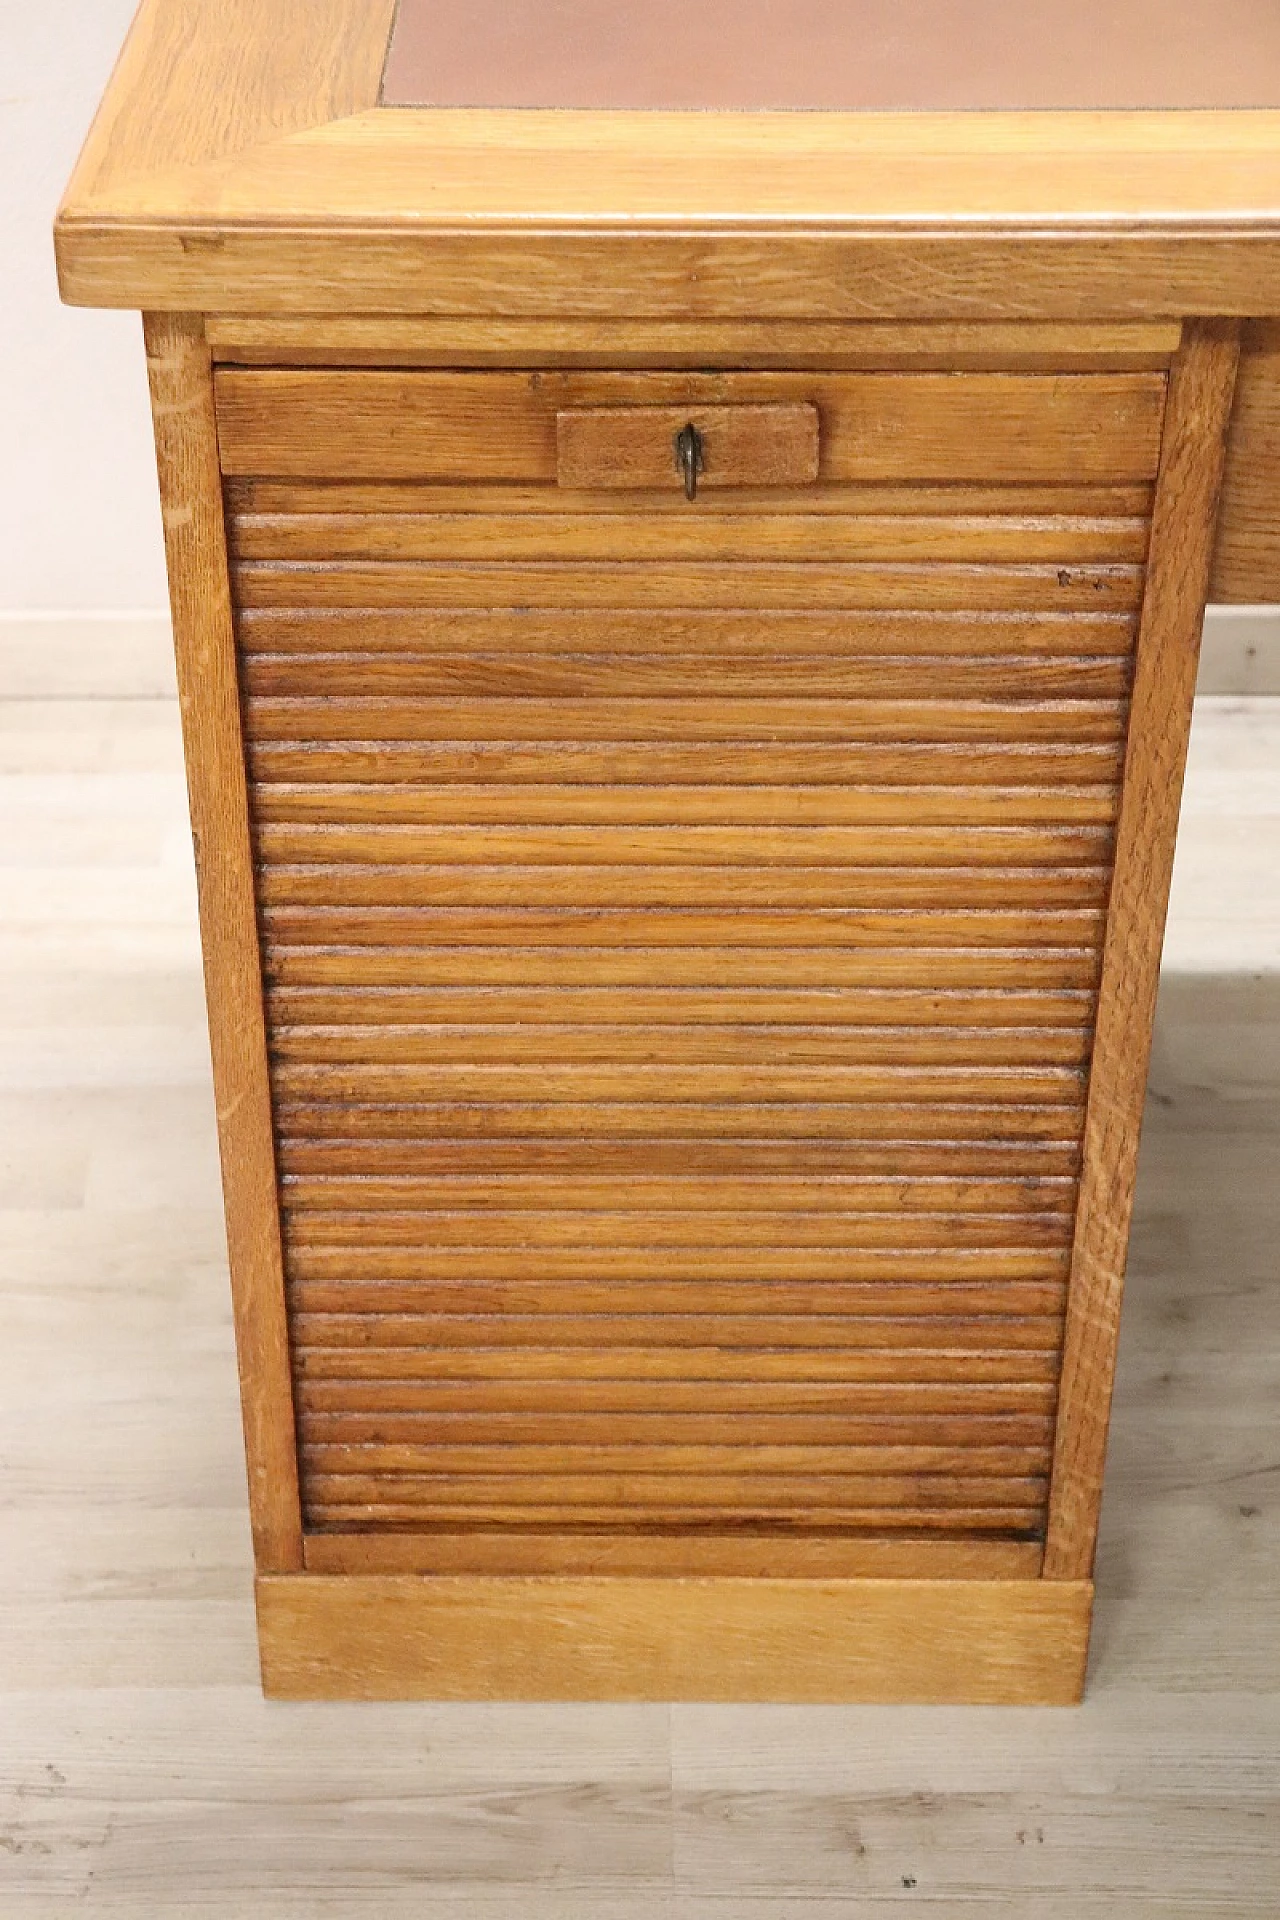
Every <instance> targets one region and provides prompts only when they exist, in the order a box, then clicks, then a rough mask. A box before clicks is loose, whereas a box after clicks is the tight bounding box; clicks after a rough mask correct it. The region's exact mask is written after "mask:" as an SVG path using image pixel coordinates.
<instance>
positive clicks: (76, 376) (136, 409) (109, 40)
mask: <svg viewBox="0 0 1280 1920" xmlns="http://www.w3.org/2000/svg"><path fill="white" fill-rule="evenodd" d="M133 8H134V0H0V616H3V615H4V614H6V613H8V612H10V611H11V610H17V609H22V610H26V609H44V608H48V609H58V610H62V611H72V610H77V611H78V610H81V609H93V610H95V611H123V610H132V609H152V608H154V609H159V608H161V607H162V606H163V605H164V603H165V586H164V559H163V553H162V550H161V541H160V518H159V507H158V504H157V496H156V480H155V463H154V458H153V455H152V450H151V437H150V435H151V429H150V417H149V412H148V407H147V394H146V376H145V371H144V366H143V358H142V339H141V332H140V326H139V321H138V317H137V315H136V314H129V313H92V312H85V311H82V310H72V309H70V308H66V307H63V306H61V304H60V303H59V300H58V290H57V284H56V281H55V278H54V268H53V245H52V240H51V238H50V229H51V226H52V222H53V215H54V211H55V208H56V207H57V203H58V200H59V198H60V196H61V194H62V190H63V187H64V186H65V184H66V181H67V177H68V175H69V173H70V170H71V167H72V164H73V162H74V160H75V156H76V153H77V151H78V149H79V146H80V143H81V141H82V140H83V138H84V134H85V131H86V129H87V127H88V124H89V120H90V117H91V116H92V113H93V110H94V107H95V106H96V104H97V101H98V98H99V95H100V93H101V91H102V88H103V85H104V84H105V82H106V79H107V75H108V74H109V73H110V71H111V67H112V63H113V62H114V60H115V57H116V54H117V52H118V51H119V48H120V43H121V41H122V40H123V39H124V35H125V32H126V29H127V28H128V25H129V21H130V19H131V17H132V14H133Z"/></svg>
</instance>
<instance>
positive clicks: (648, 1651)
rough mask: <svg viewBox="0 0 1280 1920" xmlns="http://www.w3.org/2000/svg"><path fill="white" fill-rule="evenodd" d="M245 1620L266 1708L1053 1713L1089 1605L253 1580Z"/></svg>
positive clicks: (882, 1594) (934, 1595)
mask: <svg viewBox="0 0 1280 1920" xmlns="http://www.w3.org/2000/svg"><path fill="white" fill-rule="evenodd" d="M257 1603H258V1628H259V1638H260V1643H261V1650H262V1673H263V1687H264V1690H265V1691H266V1693H267V1694H268V1696H269V1697H271V1698H274V1699H278V1700H319V1699H330V1700H344V1699H345V1700H410V1699H416V1700H702V1701H732V1700H740V1701H748V1700H753V1701H779V1702H781V1701H793V1702H797V1703H815V1704H816V1703H820V1702H841V1701H846V1702H852V1701H863V1702H882V1703H887V1702H912V1701H914V1702H920V1703H938V1704H953V1705H960V1704H972V1705H1007V1706H1014V1705H1041V1706H1070V1705H1073V1704H1074V1703H1075V1702H1076V1701H1078V1700H1079V1699H1080V1697H1081V1693H1082V1690H1083V1685H1084V1671H1085V1660H1086V1656H1087V1652H1088V1641H1089V1619H1090V1613H1091V1609H1092V1604H1093V1587H1092V1584H1091V1583H1090V1582H1088V1581H1075V1582H1066V1581H1061V1582H1060V1581H1047V1580H971V1581H964V1580H961V1581H957V1580H937V1581H931V1580H877V1579H871V1580H777V1579H731V1578H718V1579H674V1580H673V1579H670V1578H645V1577H636V1576H607V1575H606V1576H601V1577H596V1578H590V1577H578V1578H558V1577H554V1576H537V1575H535V1576H520V1575H512V1576H488V1575H445V1576H428V1577H420V1576H416V1575H413V1574H390V1575H365V1576H361V1575H351V1574H338V1575H326V1574H269V1575H263V1576H261V1577H260V1578H259V1579H258V1582H257Z"/></svg>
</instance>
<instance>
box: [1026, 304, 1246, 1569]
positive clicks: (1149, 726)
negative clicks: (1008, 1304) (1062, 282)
mask: <svg viewBox="0 0 1280 1920" xmlns="http://www.w3.org/2000/svg"><path fill="white" fill-rule="evenodd" d="M1238 357H1239V333H1238V329H1236V328H1235V327H1233V326H1231V325H1229V324H1226V323H1222V324H1210V323H1205V324H1201V325H1196V326H1192V327H1189V328H1188V330H1187V333H1186V335H1185V337H1184V344H1183V348H1182V351H1181V353H1180V355H1179V358H1178V360H1177V362H1176V363H1175V366H1174V370H1173V376H1172V380H1171V385H1170V395H1169V416H1168V421H1167V423H1166V428H1165V439H1164V449H1163V452H1162V455H1161V469H1160V477H1159V481H1158V483H1157V488H1156V507H1155V518H1154V521H1153V524H1152V532H1151V561H1150V572H1149V578H1148V587H1147V598H1146V603H1145V606H1144V609H1143V618H1142V630H1141V633H1140V636H1139V641H1138V653H1137V663H1136V671H1135V678H1134V693H1133V719H1132V724H1131V728H1130V733H1129V746H1128V752H1127V755H1126V760H1125V774H1124V785H1123V788H1122V793H1121V802H1120V815H1119V820H1118V823H1117V829H1116V865H1115V879H1114V882H1113V886H1112V894H1111V905H1110V910H1109V913H1108V921H1107V937H1106V945H1105V947H1104V951H1103V962H1102V982H1101V987H1100V990H1099V999H1098V1022H1097V1037H1096V1047H1095V1055H1094V1065H1093V1071H1092V1075H1091V1078H1090V1087H1089V1103H1088V1110H1087V1115H1086V1120H1085V1136H1084V1166H1083V1172H1082V1176H1081V1192H1080V1207H1079V1213H1078V1217H1077V1228H1076V1239H1075V1246H1074V1250H1073V1256H1072V1278H1071V1296H1070V1304H1069V1309H1068V1318H1067V1335H1066V1344H1065V1347H1064V1350H1063V1363H1062V1402H1061V1405H1062V1413H1061V1416H1060V1419H1059V1425H1058V1437H1057V1445H1056V1450H1055V1457H1054V1471H1053V1488H1052V1496H1051V1502H1050V1513H1049V1531H1048V1535H1047V1538H1046V1546H1045V1566H1044V1570H1045V1575H1046V1577H1047V1578H1048V1579H1050V1580H1067V1581H1070V1580H1076V1579H1081V1578H1084V1577H1087V1576H1088V1574H1089V1572H1090V1571H1091V1570H1092V1566H1093V1556H1094V1543H1095V1540H1096V1536H1097V1524H1098V1509H1099V1504H1100V1501H1101V1497H1102V1470H1103V1462H1104V1459H1105V1454H1106V1440H1107V1422H1108V1417H1109V1413H1110V1406H1111V1387H1112V1381H1113V1378H1114V1372H1115V1355H1116V1341H1117V1338H1118V1334H1119V1315H1120V1298H1121V1293H1122V1289H1123V1284H1124V1269H1125V1258H1126V1252H1127V1246H1128V1234H1129V1220H1130V1215H1131V1212H1132V1207H1133V1189H1134V1179H1135V1175H1136V1171H1137V1155H1138V1135H1139V1130H1140V1127H1141V1123H1142V1109H1143V1102H1144V1098H1145V1093H1146V1080H1147V1061H1148V1056H1149V1049H1150V1036H1151V1026H1152V1021H1153V1018H1154V1014H1155V997H1156V983H1157V977H1158V973H1159V966H1160V949H1161V945H1162V942H1163V939H1164V923H1165V913H1166V910H1167V906H1168V899H1169V881H1170V876H1171V873H1172V868H1173V848H1174V840H1175V836H1176V833H1177V826H1178V808H1179V803H1180V800H1181V796H1182V777H1183V770H1184V767H1185V764H1186V752H1187V739H1188V734H1189V731H1190V725H1191V703H1192V699H1193V697H1194V694H1195V681H1196V666H1197V661H1198V658H1199V651H1200V632H1201V627H1202V624H1203V619H1204V603H1205V594H1206V590H1207V586H1208V578H1209V567H1210V562H1211V556H1212V548H1213V530H1214V524H1215V519H1216V514H1217V503H1218V493H1219V488H1220V486H1221V482H1222V473H1223V465H1224V459H1225V449H1226V438H1227V428H1228V421H1229V419H1230V414H1231V401H1232V392H1233V388H1234V384H1235V377H1236V366H1237V361H1238Z"/></svg>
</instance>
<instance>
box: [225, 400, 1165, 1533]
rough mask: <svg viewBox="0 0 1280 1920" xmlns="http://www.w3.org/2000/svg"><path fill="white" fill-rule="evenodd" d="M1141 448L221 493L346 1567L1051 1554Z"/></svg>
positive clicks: (297, 1346) (312, 1398) (297, 1226)
mask: <svg viewBox="0 0 1280 1920" xmlns="http://www.w3.org/2000/svg"><path fill="white" fill-rule="evenodd" d="M224 391H230V389H229V388H227V387H226V385H225V383H224ZM260 391H262V389H254V388H250V389H247V390H245V392H244V393H241V392H240V391H239V390H237V392H236V397H235V405H236V407H237V409H238V411H237V414H236V416H235V420H236V426H235V431H236V434H237V435H239V436H240V438H239V440H237V443H236V444H237V446H238V447H239V448H240V452H239V453H238V454H237V458H236V465H237V469H238V470H240V471H245V468H246V464H247V462H248V458H249V453H250V452H251V451H252V450H253V449H254V448H255V447H257V445H258V442H257V441H256V440H252V439H250V438H248V437H247V436H248V435H249V433H250V432H252V434H254V435H260V434H261V433H262V432H264V431H267V428H265V427H264V425H263V421H262V419H254V420H252V421H251V420H250V417H249V415H248V414H247V413H246V412H245V410H244V409H245V406H246V405H248V404H249V402H250V401H251V400H252V396H253V394H254V393H255V392H260ZM303 391H304V392H305V393H311V394H314V393H315V392H316V391H317V389H315V388H314V387H308V388H305V389H303ZM441 391H443V389H442V390H441ZM875 391H877V392H878V391H879V390H878V389H876V390H875ZM1088 391H1089V389H1088V386H1087V382H1085V383H1084V384H1083V385H1082V387H1081V394H1082V396H1084V397H1086V398H1087V394H1088ZM1098 391H1099V394H1100V396H1101V390H1100V389H1098ZM1036 392H1037V390H1035V389H1025V390H1019V395H1018V396H1014V397H1015V398H1016V399H1017V404H1018V405H1022V404H1023V401H1024V400H1026V401H1027V402H1028V403H1031V402H1035V400H1036ZM891 397H892V396H890V398H891ZM1112 397H1113V398H1114V396H1112ZM1131 397H1133V398H1135V404H1138V405H1140V406H1146V405H1147V404H1148V397H1147V396H1146V395H1145V390H1144V393H1143V395H1142V396H1141V397H1138V396H1137V390H1136V389H1134V390H1132V394H1131ZM1101 398H1102V399H1105V398H1106V396H1101ZM1107 404H1108V405H1109V404H1111V402H1110V401H1107ZM273 418H274V416H273ZM272 430H274V429H272ZM539 431H540V429H539ZM1108 431H1109V432H1112V431H1114V430H1113V428H1108ZM289 444H290V446H291V448H293V449H294V452H291V453H290V456H289V458H290V460H293V459H294V458H295V453H296V451H297V443H296V440H294V441H290V443H289ZM468 444H470V442H468ZM531 444H532V442H531ZM1110 444H1112V445H1114V444H1115V443H1114V441H1113V442H1111V443H1110ZM242 456H243V457H242ZM298 457H299V458H301V456H298ZM317 457H318V456H317ZM912 457H913V458H914V457H915V456H914V455H913V456H912ZM948 457H949V458H951V459H952V460H953V461H954V460H955V459H956V458H957V457H958V456H957V455H956V453H955V451H954V447H953V450H952V453H951V454H950V455H949V456H948ZM369 458H370V460H372V458H373V456H372V455H370V456H369ZM841 458H842V460H847V461H848V462H849V463H850V473H851V474H853V473H854V469H855V468H856V465H857V457H856V455H855V454H854V453H852V452H846V453H845V454H842V455H841ZM1065 458H1066V456H1065V454H1064V455H1063V459H1064V460H1065ZM1107 458H1108V459H1111V460H1112V462H1113V464H1119V465H1123V464H1124V462H1123V460H1121V458H1120V455H1119V454H1118V453H1117V454H1115V455H1111V454H1108V455H1107ZM308 463H310V464H308ZM1149 466H1150V461H1149V460H1148V459H1147V456H1146V455H1145V454H1144V456H1143V471H1142V472H1141V473H1140V474H1139V473H1137V472H1135V473H1134V474H1133V475H1132V476H1131V478H1132V480H1133V482H1134V484H1130V485H1128V486H1127V487H1125V486H1121V485H1119V484H1116V481H1115V478H1114V476H1111V477H1108V478H1106V479H1104V478H1102V477H1101V476H1100V477H1098V479H1097V483H1096V484H1090V475H1089V474H1088V473H1083V474H1082V473H1081V472H1079V471H1073V470H1072V469H1071V466H1070V464H1069V462H1068V463H1067V464H1066V465H1065V466H1064V468H1063V471H1061V473H1059V474H1058V475H1057V476H1056V488H1057V490H1056V492H1053V491H1052V490H1051V489H1050V486H1049V479H1050V477H1051V476H1048V475H1046V474H1043V473H1040V472H1039V470H1038V469H1037V468H1036V461H1035V460H1034V459H1032V460H1031V462H1030V468H1031V469H1034V470H1035V471H1036V484H1028V485H1027V486H1025V487H1024V486H1008V487H1005V488H1000V487H998V486H996V487H992V486H990V485H988V486H986V488H985V491H983V490H981V489H980V482H979V478H978V476H976V475H975V476H973V477H972V478H971V480H970V481H969V482H968V484H967V485H965V486H961V485H959V484H957V483H956V482H955V481H953V482H952V484H951V486H950V487H949V488H948V487H947V486H942V487H939V486H936V485H928V484H923V483H922V485H921V486H919V487H908V486H902V485H898V486H896V487H895V486H881V487H879V488H878V489H874V488H872V487H871V486H863V487H858V486H854V485H849V484H841V485H839V486H826V487H820V488H818V489H817V490H815V492H814V493H813V494H812V495H811V496H809V498H808V500H803V499H801V498H800V497H799V496H796V497H794V498H792V497H787V498H786V499H785V501H780V502H778V503H775V505H774V506H772V507H769V506H767V505H766V506H764V507H756V508H753V507H751V505H750V503H749V502H745V501H744V500H742V499H731V498H730V497H729V496H728V495H726V496H724V502H723V504H721V502H720V501H717V502H716V503H715V505H713V506H706V505H705V504H701V503H700V505H699V507H698V510H697V518H696V519H694V518H692V517H689V516H683V515H681V514H680V513H679V512H678V511H674V510H670V503H665V502H664V503H663V504H662V507H661V510H657V509H654V510H648V509H645V508H641V509H640V510H639V511H638V512H637V511H635V510H633V511H631V512H629V513H628V512H624V511H621V510H619V508H618V504H617V502H616V501H615V502H612V503H611V505H610V507H609V509H608V510H605V511H601V510H598V509H597V507H596V505H595V503H593V502H591V501H590V500H589V499H587V498H584V497H583V496H581V495H575V496H571V497H569V498H568V499H566V500H564V501H562V502H557V500H556V496H555V489H554V488H546V487H543V488H541V489H539V488H538V487H537V486H536V485H526V486H523V487H521V488H515V487H509V488H507V489H506V490H505V491H500V490H496V489H493V488H488V489H486V488H485V487H484V486H483V485H481V486H476V485H474V484H473V483H468V487H457V486H454V487H452V488H451V487H448V486H444V487H437V488H432V487H430V486H427V485H423V484H421V483H420V482H419V481H416V480H413V479H411V478H406V479H405V480H404V481H402V482H398V483H388V481H387V480H386V478H385V476H384V477H383V478H382V479H381V480H379V479H377V477H376V476H375V477H373V478H371V479H370V480H369V481H368V482H367V483H365V484H363V485H361V484H360V483H351V482H349V481H348V482H345V483H343V484H334V483H330V482H326V483H325V484H323V485H318V484H314V483H311V482H307V481H305V480H299V479H293V480H278V479H272V478H270V477H268V475H269V467H264V468H263V475H264V477H262V478H260V479H259V478H256V477H255V476H254V475H253V474H252V473H251V472H249V473H247V474H246V477H245V478H244V479H240V480H237V481H236V482H235V483H234V484H233V485H232V486H231V487H230V488H229V494H228V499H229V505H230V507H231V510H232V548H233V558H234V566H233V576H234V581H235V589H236V594H237V599H238V608H239V615H238V619H239V639H240V647H241V672H242V694H243V702H244V719H245V732H246V739H247V753H248V763H249V770H250V776H251V786H252V797H253V808H252V810H253V822H254V834H255V847H256V852H257V857H258V899H259V914H260V927H261V935H262V944H263V961H264V969H265V973H266V978H267V1007H268V1019H269V1026H270V1030H271V1042H272V1073H273V1087H274V1097H275V1119H276V1132H277V1148H278V1164H279V1168H280V1177H281V1200H282V1221H283V1225H284V1239H285V1248H286V1271H287V1285H288V1293H289V1303H290V1316H291V1328H292V1338H293V1346H294V1363H295V1375H296V1394H297V1408H298V1422H299V1426H298V1433H299V1448H300V1459H301V1465H302V1479H303V1488H304V1501H305V1510H306V1516H307V1522H308V1525H309V1527H310V1528H311V1529H312V1530H313V1531H315V1530H325V1529H328V1530H336V1531H339V1532H343V1531H356V1532H369V1531H375V1532H376V1531H378V1530H383V1531H388V1530H389V1531H391V1532H399V1533H405V1532H408V1533H410V1534H420V1535H422V1536H423V1537H424V1538H425V1537H427V1536H432V1535H439V1536H441V1537H442V1538H445V1537H447V1539H448V1541H449V1542H452V1543H453V1544H452V1545H451V1546H450V1548H449V1551H450V1552H456V1550H457V1547H456V1543H457V1541H458V1540H459V1539H461V1538H463V1537H464V1536H465V1535H467V1534H471V1535H473V1536H474V1537H475V1538H477V1539H481V1538H483V1537H486V1536H489V1535H494V1536H501V1535H504V1534H505V1535H508V1536H510V1537H513V1538H514V1537H519V1538H522V1539H524V1540H526V1541H527V1540H529V1539H532V1538H533V1537H535V1536H539V1535H545V1536H547V1537H548V1538H552V1537H554V1536H557V1535H559V1536H561V1537H564V1538H566V1539H567V1538H569V1537H570V1536H581V1535H582V1534H583V1532H584V1530H585V1531H586V1532H587V1533H593V1534H596V1535H598V1536H599V1537H600V1538H601V1539H602V1540H605V1539H608V1540H611V1541H614V1542H616V1541H618V1540H620V1539H621V1538H623V1537H624V1536H626V1535H630V1536H632V1537H636V1538H643V1537H652V1538H654V1539H655V1540H656V1539H659V1538H663V1537H672V1538H674V1537H676V1536H679V1535H681V1534H684V1535H685V1536H687V1537H690V1538H692V1537H694V1536H697V1537H707V1538H710V1537H712V1536H723V1537H724V1539H725V1540H726V1541H728V1540H731V1539H738V1540H740V1541H744V1540H746V1539H748V1538H749V1537H750V1536H753V1535H756V1536H769V1535H772V1536H774V1537H775V1538H776V1539H777V1541H778V1542H779V1543H781V1542H783V1541H785V1540H788V1539H790V1540H792V1541H795V1540H797V1539H799V1538H800V1537H801V1536H802V1535H806V1534H807V1535H809V1536H812V1537H815V1538H816V1537H818V1536H821V1537H824V1538H828V1539H837V1538H841V1537H848V1538H851V1539H852V1538H858V1537H875V1538H884V1539H888V1538H891V1537H904V1538H912V1537H915V1538H918V1539H920V1540H928V1539H931V1538H936V1539H939V1540H945V1539H954V1540H955V1541H956V1542H957V1543H960V1542H961V1541H963V1540H966V1539H967V1540H972V1541H978V1540H983V1541H989V1540H999V1539H1007V1540H1009V1541H1010V1542H1013V1541H1015V1540H1027V1541H1030V1540H1033V1539H1035V1538H1036V1537H1038V1535H1039V1534H1040V1532H1041V1529H1042V1526H1043V1519H1044V1512H1045V1501H1046V1487H1047V1477H1046V1476H1047V1473H1048V1468H1049V1460H1050V1452H1051V1446H1052V1420H1053V1413H1054V1404H1055V1393H1056V1378H1057V1370H1058V1364H1059V1354H1060V1348H1061V1341H1062V1328H1063V1315H1064V1311H1065V1302H1066V1278H1067V1258H1068V1249H1069V1246H1070V1242H1071V1236H1072V1231H1073V1223H1074V1210H1075V1205H1076V1193H1077V1187H1076V1182H1077V1177H1078V1173H1079V1165H1080V1140H1081V1132H1082V1125H1083V1112H1084V1101H1085V1096H1086V1092H1087V1082H1088V1068H1089V1059H1090V1052H1091V1046H1092V1029H1093V1019H1094V1008H1095V992H1096V984H1097V975H1098V964H1099V949H1100V942H1101V937H1102V931H1103V925H1104V920H1105V909H1106V902H1107V895H1108V888H1109V882H1110V867H1111V858H1112V834H1113V828H1114V821H1115V815H1116V809H1117V797H1118V780H1119V772H1120V767H1121V763H1122V759H1123V752H1124V741H1125V729H1126V724H1127V713H1128V697H1129V688H1130V674H1131V653H1132V647H1133V643H1134V635H1135V630H1136V617H1137V612H1138V609H1139V607H1140V604H1141V595H1142V584H1143V560H1144V556H1145V550H1146V537H1147V521H1148V516H1149V511H1150V489H1149V486H1148V485H1147V484H1146V482H1147V481H1148V480H1149V478H1150V473H1149ZM322 467H323V462H322V463H321V467H316V466H315V457H313V456H312V455H311V454H307V455H306V458H305V460H303V461H302V464H301V465H300V466H298V465H295V466H293V467H289V466H286V467H284V468H280V467H278V466H277V467H276V468H275V471H276V472H281V471H284V472H291V471H292V472H303V471H306V472H311V471H316V472H319V471H321V470H322ZM362 471H363V468H362ZM855 477H856V476H855ZM1139 482H1141V484H1138V483H1139ZM540 1564H541V1563H540ZM663 1564H664V1565H667V1564H669V1563H668V1562H667V1561H664V1563H663ZM671 1564H674V1563H671Z"/></svg>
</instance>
